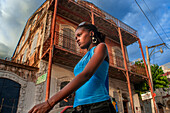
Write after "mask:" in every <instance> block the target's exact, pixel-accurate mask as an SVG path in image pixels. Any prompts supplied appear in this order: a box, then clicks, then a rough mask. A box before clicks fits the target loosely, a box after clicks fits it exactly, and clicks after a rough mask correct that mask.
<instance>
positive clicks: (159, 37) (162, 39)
mask: <svg viewBox="0 0 170 113" xmlns="http://www.w3.org/2000/svg"><path fill="white" fill-rule="evenodd" d="M135 2H136V4H137V5H138V7H139V8H140V10H141V11H142V13H143V14H144V16H145V17H146V19H147V20H148V22H149V23H150V24H151V26H152V28H153V29H154V31H155V32H156V34H157V35H158V36H159V38H160V39H161V41H162V42H163V43H165V42H164V41H163V39H162V38H161V36H160V35H159V33H158V32H157V30H156V29H155V27H154V26H153V24H152V23H151V21H150V20H149V18H148V17H147V15H146V14H145V12H144V11H143V9H142V8H141V7H140V5H139V4H138V2H137V1H136V0H135ZM165 46H166V47H167V48H168V49H170V48H169V47H168V46H167V45H166V43H165Z"/></svg>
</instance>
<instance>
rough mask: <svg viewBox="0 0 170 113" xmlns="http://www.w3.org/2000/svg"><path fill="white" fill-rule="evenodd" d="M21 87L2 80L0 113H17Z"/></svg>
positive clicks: (10, 81) (0, 82) (0, 80)
mask: <svg viewBox="0 0 170 113" xmlns="http://www.w3.org/2000/svg"><path fill="white" fill-rule="evenodd" d="M20 88H21V85H20V84H18V83H17V82H14V81H12V80H9V79H6V78H0V105H1V106H0V113H16V112H17V106H18V100H19V94H20Z"/></svg>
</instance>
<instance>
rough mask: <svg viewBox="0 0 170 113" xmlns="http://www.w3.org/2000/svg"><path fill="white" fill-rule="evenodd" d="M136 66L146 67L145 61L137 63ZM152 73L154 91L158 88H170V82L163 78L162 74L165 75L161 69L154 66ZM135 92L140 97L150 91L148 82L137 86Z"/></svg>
mask: <svg viewBox="0 0 170 113" xmlns="http://www.w3.org/2000/svg"><path fill="white" fill-rule="evenodd" d="M135 65H138V66H141V67H145V66H144V63H143V60H141V61H137V62H135ZM151 73H152V81H153V89H154V90H155V89H156V88H168V87H169V86H168V85H169V84H170V82H168V80H167V77H166V76H161V75H162V74H164V72H163V70H162V68H161V67H159V66H158V65H157V64H154V65H152V66H151ZM135 91H136V92H137V93H138V94H140V95H141V94H142V93H145V92H147V91H149V85H148V81H147V80H145V81H143V82H141V83H139V84H136V85H135Z"/></svg>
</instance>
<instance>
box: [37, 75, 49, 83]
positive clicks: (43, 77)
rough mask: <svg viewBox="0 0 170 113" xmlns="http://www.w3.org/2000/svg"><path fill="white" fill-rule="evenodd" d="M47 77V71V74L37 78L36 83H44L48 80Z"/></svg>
mask: <svg viewBox="0 0 170 113" xmlns="http://www.w3.org/2000/svg"><path fill="white" fill-rule="evenodd" d="M46 79H47V73H45V74H43V75H41V76H39V77H38V78H37V81H36V84H40V83H43V82H45V81H46Z"/></svg>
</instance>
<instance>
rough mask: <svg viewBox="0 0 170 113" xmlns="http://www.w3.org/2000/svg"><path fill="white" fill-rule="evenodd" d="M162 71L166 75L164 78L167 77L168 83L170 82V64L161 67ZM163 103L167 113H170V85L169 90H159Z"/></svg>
mask: <svg viewBox="0 0 170 113" xmlns="http://www.w3.org/2000/svg"><path fill="white" fill-rule="evenodd" d="M160 67H162V70H163V71H164V74H163V75H162V76H167V78H168V81H169V82H170V62H169V63H166V64H164V65H161V66H160ZM159 91H160V93H161V97H162V101H163V105H164V107H165V109H164V111H165V112H166V113H169V112H170V85H169V88H164V89H162V88H160V89H159Z"/></svg>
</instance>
